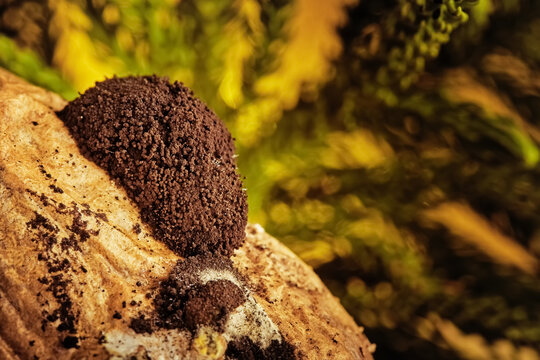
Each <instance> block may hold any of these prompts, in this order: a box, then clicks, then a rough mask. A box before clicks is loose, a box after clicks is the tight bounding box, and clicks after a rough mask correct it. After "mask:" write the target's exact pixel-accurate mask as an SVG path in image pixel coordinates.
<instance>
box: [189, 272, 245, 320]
mask: <svg viewBox="0 0 540 360" xmlns="http://www.w3.org/2000/svg"><path fill="white" fill-rule="evenodd" d="M245 300H246V298H245V295H244V293H243V291H242V290H241V289H240V288H239V287H238V286H236V285H235V284H233V283H232V282H230V281H227V280H220V281H210V282H208V283H207V284H205V285H202V286H196V287H195V288H194V289H192V290H191V291H189V292H188V293H187V299H186V301H185V303H184V306H183V309H181V310H182V312H183V318H184V322H185V324H186V327H187V328H188V329H190V330H195V329H197V328H198V327H199V326H202V325H214V326H217V327H221V326H222V325H224V321H225V320H227V318H226V316H227V315H228V314H229V313H230V312H231V311H233V310H234V309H236V308H237V307H238V306H240V305H241V304H242V303H243V302H244V301H245Z"/></svg>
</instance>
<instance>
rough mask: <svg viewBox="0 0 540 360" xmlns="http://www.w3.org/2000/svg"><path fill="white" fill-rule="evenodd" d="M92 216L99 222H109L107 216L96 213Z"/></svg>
mask: <svg viewBox="0 0 540 360" xmlns="http://www.w3.org/2000/svg"><path fill="white" fill-rule="evenodd" d="M94 216H95V217H96V218H97V219H99V220H102V221H105V222H109V219H108V218H107V214H105V213H103V212H97V213H95V214H94Z"/></svg>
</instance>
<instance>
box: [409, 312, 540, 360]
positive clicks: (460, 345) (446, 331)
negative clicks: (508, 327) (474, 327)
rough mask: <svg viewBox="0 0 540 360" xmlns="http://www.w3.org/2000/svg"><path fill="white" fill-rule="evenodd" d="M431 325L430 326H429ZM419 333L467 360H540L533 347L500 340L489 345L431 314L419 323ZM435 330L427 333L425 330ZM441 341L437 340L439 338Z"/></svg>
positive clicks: (479, 336)
mask: <svg viewBox="0 0 540 360" xmlns="http://www.w3.org/2000/svg"><path fill="white" fill-rule="evenodd" d="M428 324H429V325H428ZM418 325H421V326H418V328H417V331H419V334H422V336H423V337H424V338H426V337H427V339H428V340H435V341H436V342H438V343H439V345H440V346H442V347H445V348H448V347H449V348H450V349H452V350H453V351H455V352H456V353H457V354H458V355H459V356H460V358H461V359H467V360H540V355H539V354H538V353H537V352H536V351H535V350H534V349H533V348H531V347H528V346H515V345H514V344H512V343H511V342H510V341H509V340H506V339H499V340H496V341H494V342H493V344H489V343H488V342H487V341H486V339H485V338H483V337H482V336H481V335H480V334H466V333H464V332H463V331H462V330H461V329H459V328H458V327H457V326H456V325H455V324H454V323H453V322H451V321H449V320H445V319H441V318H440V317H439V316H438V315H437V314H435V313H430V314H429V315H428V317H427V319H422V321H419V322H418ZM426 326H429V327H431V328H432V329H433V330H431V331H425V330H424V329H423V328H426ZM436 335H438V336H440V340H436V339H437V338H438V336H436Z"/></svg>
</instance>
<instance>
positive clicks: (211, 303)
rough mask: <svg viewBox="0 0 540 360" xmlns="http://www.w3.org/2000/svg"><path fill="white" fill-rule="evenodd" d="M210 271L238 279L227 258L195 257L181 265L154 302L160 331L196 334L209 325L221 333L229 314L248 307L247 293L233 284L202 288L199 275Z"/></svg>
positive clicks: (214, 283) (211, 284) (216, 283)
mask: <svg viewBox="0 0 540 360" xmlns="http://www.w3.org/2000/svg"><path fill="white" fill-rule="evenodd" d="M208 269H213V270H225V271H228V272H231V273H233V274H234V275H235V276H238V275H237V273H236V271H235V270H234V269H233V267H232V263H231V261H230V260H229V259H227V258H223V257H219V256H193V257H190V258H187V259H186V260H183V261H179V262H178V263H177V264H176V266H175V267H174V268H173V270H172V271H171V273H170V274H169V278H168V279H167V280H166V281H164V282H163V283H162V284H161V288H160V291H159V294H158V296H157V297H156V299H155V300H154V301H155V304H156V309H157V316H158V319H159V320H158V321H157V324H158V325H159V326H160V327H164V328H169V329H170V328H185V329H189V330H192V331H194V330H196V329H197V328H198V327H199V326H202V325H208V326H212V327H214V328H217V329H219V328H221V327H222V326H223V325H224V322H225V321H226V320H227V316H228V315H229V313H230V312H231V311H233V310H234V309H236V308H237V307H238V306H240V305H241V304H242V303H244V301H245V300H246V297H245V294H244V291H243V290H242V289H240V288H239V287H238V286H237V285H236V284H234V283H232V282H231V281H228V280H218V281H209V282H207V283H206V284H202V283H201V281H200V279H199V272H200V271H203V270H208Z"/></svg>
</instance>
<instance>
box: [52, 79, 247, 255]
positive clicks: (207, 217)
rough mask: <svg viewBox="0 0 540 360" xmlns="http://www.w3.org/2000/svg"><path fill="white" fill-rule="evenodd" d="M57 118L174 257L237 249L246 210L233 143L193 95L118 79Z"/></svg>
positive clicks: (160, 82) (163, 82) (157, 82)
mask: <svg viewBox="0 0 540 360" xmlns="http://www.w3.org/2000/svg"><path fill="white" fill-rule="evenodd" d="M58 115H59V117H60V118H61V119H62V120H63V121H64V123H65V124H66V125H67V126H68V128H69V129H70V131H71V133H72V135H73V136H74V138H75V139H76V141H77V143H78V145H79V147H80V149H81V152H82V153H83V154H84V155H85V156H87V157H88V158H90V159H91V160H93V161H94V162H95V163H97V164H98V165H99V166H101V167H103V168H104V169H106V170H107V171H108V172H109V174H110V175H111V177H112V178H114V179H115V180H117V181H118V182H119V183H120V184H121V185H122V186H124V188H125V189H126V191H127V193H128V194H129V196H130V198H131V199H132V200H133V201H134V202H135V203H136V204H137V205H138V207H139V209H140V211H141V217H142V219H143V220H144V221H145V222H146V223H148V224H149V225H150V226H151V227H152V229H153V231H154V233H155V235H156V237H157V238H158V239H160V240H162V241H164V242H165V243H166V244H167V245H168V246H169V247H170V248H171V249H172V250H173V251H175V252H176V253H177V254H179V255H181V256H189V255H196V254H202V253H207V252H211V253H219V254H222V255H225V256H230V255H232V253H233V251H234V249H236V248H238V247H240V245H241V244H242V242H243V240H244V229H245V226H246V223H247V202H246V195H245V192H244V191H243V190H242V182H241V179H240V177H239V175H238V174H237V172H236V161H235V159H234V152H235V149H234V144H233V140H232V138H231V135H230V133H229V132H228V130H227V129H226V127H225V125H224V124H223V123H222V121H221V120H220V119H219V118H218V117H217V116H216V115H215V114H214V113H213V112H212V111H211V110H209V109H208V107H207V106H206V105H205V104H204V103H202V102H201V101H200V100H198V99H196V98H195V97H194V95H193V93H192V92H191V91H190V90H189V89H187V88H186V87H184V86H183V85H182V84H180V83H178V82H175V83H173V84H171V83H169V81H168V79H167V78H160V77H157V76H145V77H126V78H113V79H108V80H105V81H103V82H99V83H96V86H95V87H93V88H91V89H89V90H87V91H86V92H85V93H84V94H82V95H81V96H80V97H79V98H77V99H76V100H74V101H72V102H71V103H70V104H68V105H67V106H66V108H64V109H63V110H62V111H61V112H60V113H59V114H58Z"/></svg>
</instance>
